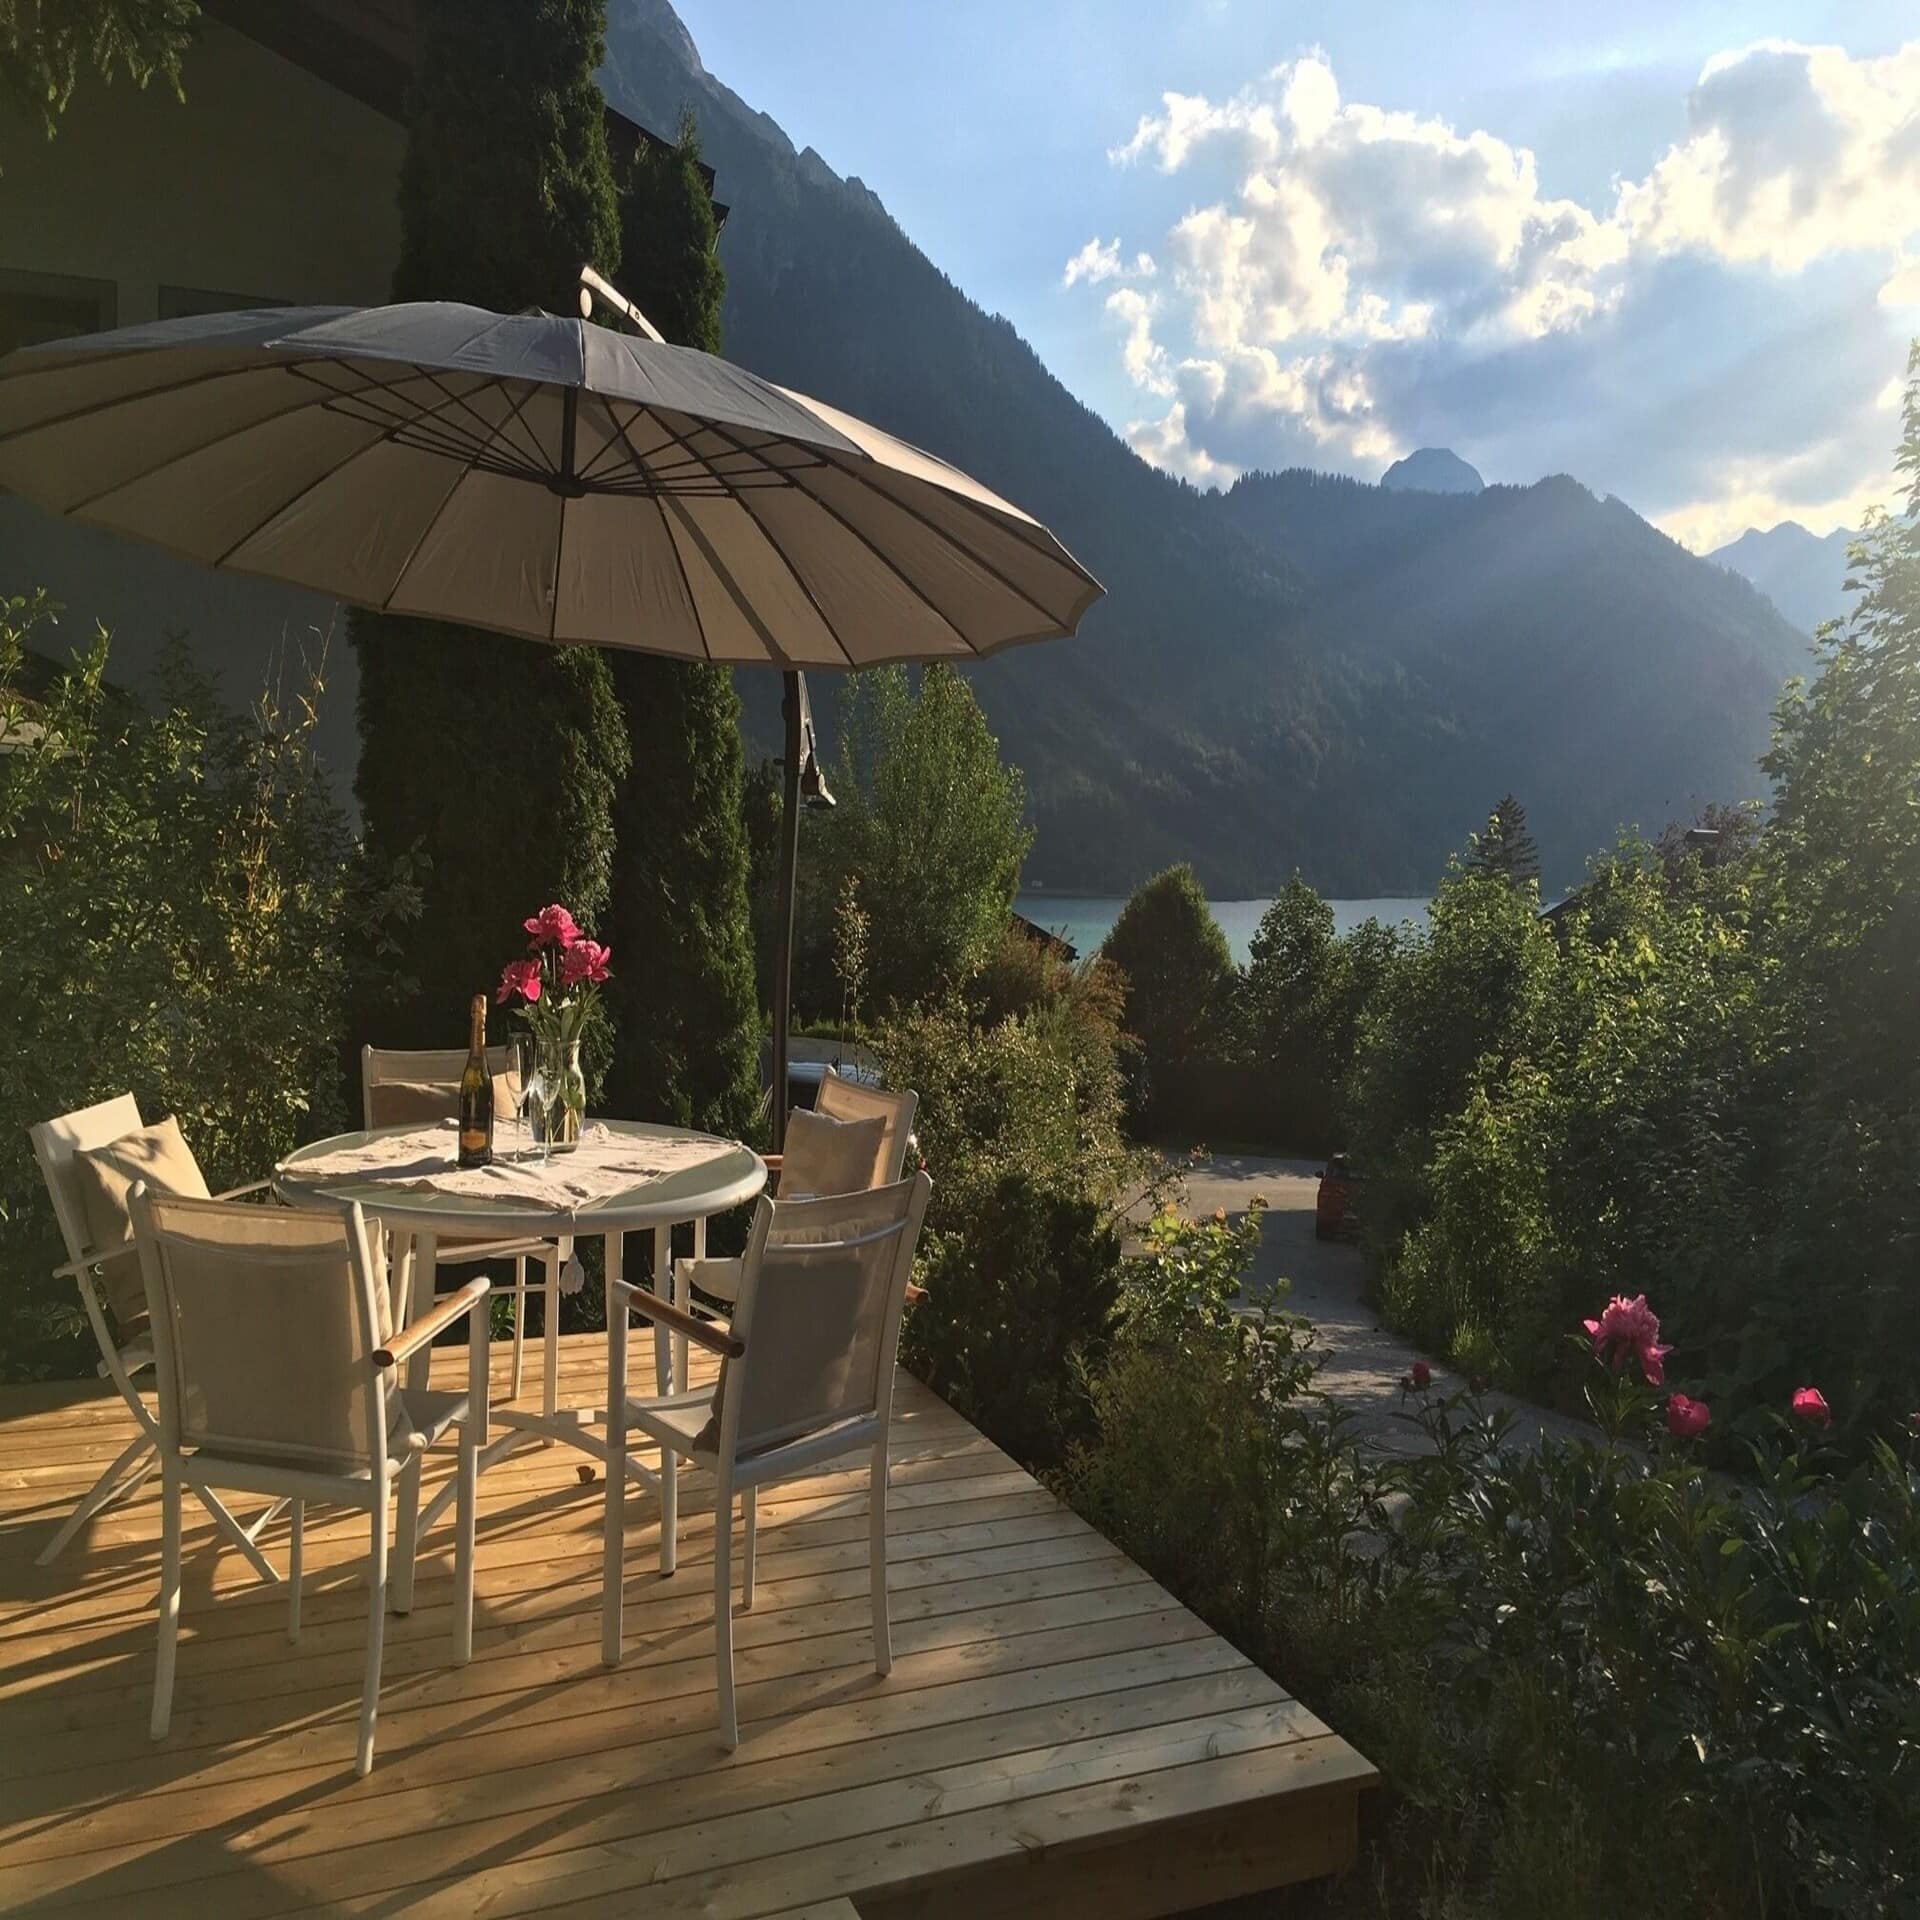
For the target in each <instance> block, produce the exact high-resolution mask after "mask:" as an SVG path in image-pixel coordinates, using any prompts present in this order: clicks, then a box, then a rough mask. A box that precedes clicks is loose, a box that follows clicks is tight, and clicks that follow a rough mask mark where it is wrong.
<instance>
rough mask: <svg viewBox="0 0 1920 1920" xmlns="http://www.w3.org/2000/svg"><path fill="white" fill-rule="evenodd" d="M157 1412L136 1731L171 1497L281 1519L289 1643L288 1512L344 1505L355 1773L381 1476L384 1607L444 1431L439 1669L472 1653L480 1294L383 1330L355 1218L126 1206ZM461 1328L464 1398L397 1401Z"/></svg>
mask: <svg viewBox="0 0 1920 1920" xmlns="http://www.w3.org/2000/svg"><path fill="white" fill-rule="evenodd" d="M132 1208H133V1220H134V1233H135V1238H136V1241H137V1244H138V1246H139V1250H140V1265H141V1272H142V1277H143V1278H144V1280H145V1283H146V1290H147V1302H148V1309H149V1314H150V1318H151V1322H152V1328H153V1344H154V1381H155V1385H156V1387H157V1388H158V1392H159V1400H160V1475H161V1480H160V1486H161V1524H162V1547H161V1573H160V1651H159V1660H158V1664H157V1666H156V1668H155V1672H154V1684H153V1720H152V1726H151V1731H152V1734H153V1737H154V1738H155V1739H156V1740H158V1739H161V1738H163V1737H164V1735H165V1734H166V1731H167V1726H168V1722H169V1719H170V1717H171V1714H172V1709H173V1676H174V1662H175V1654H176V1651H177V1648H178V1643H179V1635H180V1494H181V1489H182V1488H184V1487H191V1488H193V1489H194V1490H195V1491H196V1492H198V1493H202V1494H205V1493H207V1492H210V1491H211V1490H212V1489H214V1488H216V1487H219V1488H241V1489H245V1490H248V1491H250V1492H255V1493H267V1494H276V1495H281V1496H284V1497H285V1498H286V1499H288V1500H289V1501H290V1502H291V1505H292V1509H293V1532H292V1563H291V1567H290V1571H289V1574H288V1579H287V1587H288V1600H287V1635H288V1638H289V1639H295V1640H297V1639H298V1638H299V1635H300V1577H301V1554H302V1536H303V1529H304V1523H305V1518H306V1503H307V1502H308V1501H310V1500H314V1501H325V1502H327V1503H329V1504H333V1505H339V1506H348V1507H357V1508H359V1509H360V1510H361V1511H363V1512H365V1513H366V1515H367V1516H368V1520H369V1523H370V1526H369V1548H370V1557H369V1561H368V1571H367V1586H368V1595H369V1598H368V1614H367V1664H366V1678H365V1680H364V1682H363V1683H362V1686H361V1694H360V1738H359V1746H358V1749H357V1752H356V1756H355V1762H354V1764H355V1768H356V1770H357V1771H358V1772H360V1773H362V1774H364V1773H365V1772H366V1771H367V1770H368V1768H369V1767H371V1766H372V1764H373V1730H374V1719H375V1715H376V1713H377V1711H378V1708H379V1701H380V1657H381V1651H382V1646H383V1643H384V1640H385V1637H386V1614H387V1601H388V1573H387V1524H388V1519H389V1514H390V1509H391V1505H392V1500H393V1492H394V1482H395V1481H396V1480H397V1481H398V1482H399V1525H398V1535H399V1538H398V1540H397V1542H396V1548H395V1550H396V1552H397V1554H398V1557H399V1566H398V1569H397V1571H396V1573H395V1575H394V1577H393V1583H392V1584H393V1586H394V1587H395V1588H397V1589H398V1601H399V1610H400V1611H401V1612H405V1611H407V1610H408V1608H409V1607H410V1606H411V1605H412V1597H413V1596H412V1589H413V1563H414V1547H415V1533H416V1521H417V1518H418V1515H419V1511H420V1465H421V1459H422V1456H423V1455H424V1453H425V1452H426V1449H427V1448H428V1446H430V1445H431V1444H432V1443H433V1442H434V1441H435V1440H437V1439H438V1438H439V1437H440V1435H441V1434H443V1433H444V1432H445V1431H446V1430H447V1428H448V1427H449V1426H452V1425H454V1424H456V1423H457V1424H458V1425H459V1428H460V1457H459V1465H458V1468H457V1479H458V1484H459V1521H458V1529H457V1533H456V1537H455V1543H454V1604H453V1632H454V1658H455V1660H456V1661H461V1662H464V1661H465V1660H467V1659H468V1658H469V1657H470V1655H471V1653H472V1650H473V1531H474V1505H475V1498H476V1494H475V1483H476V1466H475V1459H476V1455H477V1453H478V1450H479V1448H480V1446H481V1445H482V1444H483V1443H484V1441H485V1439H486V1421H487V1312H486V1300H487V1291H488V1286H487V1282H486V1281H485V1280H484V1279H481V1280H470V1281H468V1282H467V1284H466V1285H465V1286H464V1287H462V1288H461V1289H460V1290H459V1291H458V1292H457V1293H453V1294H450V1295H448V1297H447V1298H446V1299H445V1300H444V1301H441V1302H440V1303H439V1304H438V1305H436V1306H435V1307H434V1309H433V1311H432V1312H431V1313H427V1314H423V1315H422V1316H421V1317H420V1318H419V1319H418V1320H416V1321H415V1322H414V1323H413V1324H412V1325H411V1326H410V1327H408V1328H407V1330H406V1331H405V1332H404V1333H401V1334H397V1335H396V1334H394V1333H393V1332H392V1331H391V1328H390V1326H389V1322H388V1317H387V1307H386V1280H385V1275H384V1273H383V1272H382V1271H381V1264H380V1257H379V1254H378V1252H377V1248H376V1243H375V1242H374V1241H372V1240H370V1239H369V1237H368V1233H367V1223H366V1217H365V1215H364V1214H362V1212H361V1211H360V1209H359V1207H357V1206H353V1207H349V1208H348V1209H346V1210H345V1211H344V1212H342V1213H332V1212H327V1213H309V1212H294V1211H292V1210H290V1209H288V1210H282V1209H271V1210H269V1209H266V1208H261V1207H236V1206H229V1205H226V1204H224V1203H222V1202H220V1201H218V1200H181V1199H172V1198H168V1197H166V1196H164V1195H161V1194H155V1193H150V1192H148V1190H147V1189H146V1187H145V1186H144V1184H143V1185H141V1186H138V1187H136V1188H135V1189H134V1191H133V1196H132ZM462 1315H465V1316H466V1317H467V1321H468V1326H469V1336H468V1343H467V1391H466V1392H465V1393H463V1394H452V1393H432V1392H412V1393H403V1392H402V1391H401V1389H400V1388H399V1386H398V1385H397V1384H396V1382H397V1380H398V1377H399V1376H398V1373H397V1369H398V1367H399V1365H400V1363H401V1362H402V1361H404V1360H405V1359H406V1358H407V1357H408V1355H409V1354H411V1353H413V1352H415V1351H416V1350H417V1349H419V1348H421V1347H424V1346H425V1345H426V1344H427V1343H428V1342H429V1341H431V1340H432V1339H433V1338H434V1336H435V1335H436V1334H438V1333H439V1332H440V1331H441V1330H442V1329H443V1328H445V1327H448V1326H451V1325H452V1324H453V1323H454V1322H455V1321H456V1320H458V1319H460V1318H461V1316H462Z"/></svg>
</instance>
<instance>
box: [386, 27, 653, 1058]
mask: <svg viewBox="0 0 1920 1920" xmlns="http://www.w3.org/2000/svg"><path fill="white" fill-rule="evenodd" d="M604 28H605V12H604V7H603V5H602V4H600V0H533V4H525V3H524V0H483V4H480V5H478V6H475V5H471V4H467V3H466V0H431V3H430V4H428V5H426V6H424V7H423V8H422V9H421V58H420V66H419V73H418V79H417V83H416V88H415V95H414V99H413V103H412V125H411V129H410V132H409V136H408V141H407V152H406V159H405V162H404V164H403V167H402V171H401V182H400V208H401V226H402V249H401V258H400V264H399V267H398V269H397V270H396V272H395V275H394V294H395V297H396V298H398V299H402V300H428V299H431V300H464V301H468V302H471V303H472V304H474V305H477V306H482V307H488V308H491V309H493V310H495V311H498V312H505V313H513V312H517V311H519V310H520V309H521V308H523V307H528V306H539V307H545V308H547V309H548V310H550V311H563V312H564V311H568V310H570V309H571V308H572V306H573V303H574V298H575V292H576V288H577V282H578V277H579V269H580V266H581V263H582V262H584V261H592V262H595V263H597V264H599V265H600V266H602V267H603V268H604V269H605V270H607V271H609V272H611V271H614V270H616V269H617V267H618V251H617V250H618V244H619V227H618V219H617V210H616V206H615V200H614V191H613V176H612V170H611V165H610V163H609V160H608V157H607V145H606V131H605V125H604V118H603V108H602V102H601V99H600V93H599V89H598V87H597V86H596V84H595V82H594V77H593V75H594V69H595V67H596V66H597V65H598V63H599V61H600V58H601V55H602V51H603V48H602V36H603V33H604ZM351 633H352V639H353V646H354V652H355V655H356V658H357V661H358V665H359V670H360V691H359V717H360V739H361V754H360V771H359V777H358V780H357V783H356V788H355V790H356V792H357V794H358V796H359V799H360V810H361V816H362V820H363V822H364V825H365V832H366V839H367V844H368V846H369V847H370V848H372V849H373V850H374V851H375V852H376V853H377V854H378V855H380V856H381V857H383V858H386V859H389V860H391V859H395V858H399V857H403V856H406V855H408V854H410V853H417V855H418V856H419V857H420V858H422V859H423V860H424V862H425V877H424V881H423V895H424V903H423V904H424V911H423V912H422V915H421V917H420V919H419V920H418V922H416V923H415V924H414V925H413V926H412V927H411V928H409V929H408V930H407V933H406V936H405V939H404V942H403V945H404V952H403V959H404V963H405V971H406V972H407V973H408V974H409V975H410V976H411V977H412V979H413V980H414V981H415V982H416V983H417V984H416V988H415V990H414V991H413V992H412V993H410V994H408V995H405V996H403V997H401V998H400V999H398V1000H392V1001H390V1000H387V999H385V998H382V997H376V996H373V995H371V994H369V995H364V996H362V997H361V999H360V1003H359V1004H358V1005H357V1007H356V1020H357V1025H358V1037H359V1038H362V1039H367V1040H373V1041H376V1042H380V1043H383V1044H386V1045H395V1046H427V1045H435V1044H438V1045H446V1044H448V1042H449V1040H450V1038H451V1037H452V1036H454V1035H457V1033H458V1032H459V1031H460V1028H461V1022H462V1019H463V1015H462V1009H463V1008H464V1007H465V1005H466V1003H467V1001H468V999H469V997H470V996H471V995H472V994H474V993H475V992H477V991H479V990H480V989H481V988H483V987H488V986H490V985H491V984H492V982H493V981H494V979H495V978H496V977H497V976H498V973H499V970H500V968H501V966H502V965H503V964H504V963H505V962H506V961H507V960H508V959H510V958H512V957H513V955H514V954H515V953H516V952H517V951H518V950H519V948H520V946H521V945H522V944H523V941H522V936H521V935H520V931H519V925H520V921H521V920H522V919H523V918H525V916H526V915H527V914H528V913H531V912H534V911H535V910H537V909H538V908H539V907H541V906H543V905H545V904H546V903H547V902H548V901H551V900H560V901H563V902H564V903H565V904H566V905H567V906H569V907H571V908H572V909H573V911H574V913H575V914H576V915H577V916H578V917H579V919H580V921H581V924H582V925H583V926H587V927H596V928H598V927H605V926H606V924H607V922H606V915H607V911H608V908H609V905H610V903H611V901H612V899H613V890H612V878H613V854H614V827H613V803H614V797H615V794H616V791H617V790H618V787H619V783H620V782H621V780H622V779H623V778H624V776H625V774H626V771H627V768H628V764H629V757H630V756H629V749H628V743H627V737H626V727H625V722H624V716H623V714H622V712H621V708H620V704H619V702H618V700H617V699H616V697H615V694H614V690H613V683H612V680H611V677H610V675H609V672H608V668H607V665H606V662H605V660H604V659H603V658H602V657H601V655H600V654H599V653H597V652H595V651H593V650H592V649H588V648H570V649H565V650H561V651H554V650H551V649H548V648H545V647H540V646H537V645H533V644H530V643H529V642H527V641H524V640H517V639H512V638H508V637H505V636H502V635H498V634H488V633H481V632H477V631H473V630H469V629H466V628H460V627H449V626H444V625H439V624H436V623H433V622H430V621H422V620H404V619H399V618H395V617H392V616H387V615H380V614H372V613H365V612H356V613H355V614H354V615H353V617H352V621H351ZM623 944H624V943H623ZM639 958H640V956H639V955H637V954H636V955H634V956H633V959H634V960H638V959H639ZM602 1049H603V1052H602V1057H601V1058H600V1059H599V1060H598V1061H597V1062H595V1065H596V1066H597V1067H599V1068H604V1066H605V1058H604V1041H603V1042H602Z"/></svg>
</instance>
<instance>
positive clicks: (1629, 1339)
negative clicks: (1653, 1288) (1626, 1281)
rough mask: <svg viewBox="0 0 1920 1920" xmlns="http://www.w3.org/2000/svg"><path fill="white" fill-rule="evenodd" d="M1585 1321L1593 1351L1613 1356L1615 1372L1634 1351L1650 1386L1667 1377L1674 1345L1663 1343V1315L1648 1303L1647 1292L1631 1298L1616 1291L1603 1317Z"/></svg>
mask: <svg viewBox="0 0 1920 1920" xmlns="http://www.w3.org/2000/svg"><path fill="white" fill-rule="evenodd" d="M1584 1325H1585V1326H1586V1329H1587V1331H1588V1333H1590V1334H1591V1335H1592V1336H1593V1350H1594V1352H1595V1353H1597V1354H1599V1355H1600V1356H1601V1357H1602V1358H1605V1359H1609V1360H1611V1362H1612V1364H1613V1370H1614V1372H1616V1373H1618V1372H1619V1371H1620V1369H1621V1368H1622V1367H1623V1366H1625V1365H1626V1363H1627V1355H1628V1354H1630V1353H1631V1354H1633V1355H1635V1356H1636V1357H1637V1358H1638V1360H1639V1362H1640V1371H1641V1372H1642V1373H1643V1374H1644V1375H1645V1376H1646V1381H1647V1385H1648V1386H1650V1387H1657V1386H1659V1385H1660V1384H1661V1382H1662V1381H1664V1380H1665V1379H1666V1377H1667V1364H1666V1363H1667V1355H1668V1354H1670V1353H1671V1352H1672V1351H1673V1349H1672V1348H1671V1347H1663V1346H1662V1345H1661V1344H1660V1316H1659V1315H1658V1314H1657V1313H1655V1312H1654V1310H1653V1309H1652V1308H1651V1307H1650V1306H1648V1305H1647V1296H1646V1295H1645V1294H1644V1293H1639V1294H1635V1295H1634V1297H1633V1298H1632V1299H1631V1300H1629V1299H1628V1298H1627V1297H1626V1295H1625V1294H1623V1293H1616V1294H1615V1295H1614V1296H1613V1298H1612V1299H1611V1300H1609V1301H1608V1302H1607V1304H1606V1309H1605V1311H1604V1312H1603V1313H1602V1314H1601V1315H1600V1318H1599V1319H1598V1320H1588V1321H1586V1322H1585V1323H1584Z"/></svg>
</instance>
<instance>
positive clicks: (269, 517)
mask: <svg viewBox="0 0 1920 1920" xmlns="http://www.w3.org/2000/svg"><path fill="white" fill-rule="evenodd" d="M289 371H290V372H293V373H296V374H298V373H299V372H300V368H299V367H298V366H294V367H291V368H290V369H289ZM313 384H314V385H315V386H324V385H325V384H326V383H325V382H324V381H319V380H316V381H315V382H314V383H313ZM336 397H338V396H337V394H336ZM318 404H319V405H320V406H321V407H322V408H324V407H325V406H326V404H327V403H326V402H325V401H324V400H322V401H320V402H318ZM393 436H394V430H393V429H392V428H389V429H388V430H387V431H385V432H384V433H379V434H378V435H377V437H376V438H374V439H372V440H369V441H368V442H367V444H366V445H365V446H364V447H356V448H355V449H354V450H353V452H351V453H350V454H348V455H347V457H346V458H345V459H344V460H342V461H340V462H339V463H338V464H337V465H335V466H331V467H329V468H328V469H327V470H326V472H325V473H320V474H316V475H315V476H314V477H313V478H312V479H311V480H309V481H308V482H307V484H306V485H305V486H304V487H301V488H299V489H297V490H296V491H295V492H293V493H290V494H289V495H288V496H287V497H286V499H284V500H282V501H280V502H279V504H278V505H276V506H275V507H274V508H273V510H272V511H271V512H270V513H268V514H266V515H264V516H263V517H262V518H261V519H259V520H257V521H255V523H254V524H253V526H252V527H250V528H249V529H248V530H247V531H246V532H245V533H243V534H242V535H241V536H240V538H239V539H238V540H236V541H234V542H233V544H232V545H231V546H229V547H228V548H226V550H225V551H224V552H222V553H221V555H220V556H219V558H218V559H216V560H213V561H210V562H209V563H208V564H209V565H211V566H213V567H216V568H218V567H224V566H225V565H226V564H227V562H228V561H229V560H231V559H232V558H233V556H234V555H235V554H236V553H238V552H239V551H240V549H241V548H242V547H244V546H245V545H246V544H247V543H248V542H249V541H250V540H256V539H258V538H259V536H260V535H261V534H263V533H264V532H265V531H266V530H267V528H269V527H270V526H272V525H273V523H274V522H275V521H276V520H277V519H279V518H280V516H281V515H282V514H283V513H285V512H286V511H287V510H288V509H289V508H291V507H297V506H298V505H299V504H300V502H301V501H302V500H304V499H305V498H306V497H307V495H308V494H310V493H312V492H314V491H315V490H316V489H318V488H320V487H323V486H325V485H326V483H327V482H328V481H329V480H331V479H333V478H334V477H335V476H336V475H337V474H342V473H345V472H346V470H347V469H348V468H349V467H350V466H352V465H353V463H354V462H355V461H356V460H359V459H361V458H362V457H363V456H365V455H367V454H369V453H371V452H373V450H374V449H375V448H376V447H384V446H389V445H391V444H392V441H393ZM479 457H480V456H479V454H478V453H475V454H474V455H473V458H472V459H470V460H468V461H467V462H466V464H465V465H464V466H463V467H462V468H461V470H460V474H459V478H458V479H456V480H455V481H454V483H453V485H452V486H451V487H449V488H448V489H447V499H451V498H452V497H453V495H454V493H455V492H456V491H457V490H458V488H459V486H460V482H461V481H462V480H464V479H465V478H466V477H467V475H468V474H469V473H470V472H471V471H472V470H473V464H474V461H475V460H478V459H479ZM446 504H447V501H446V500H442V501H441V502H440V505H439V506H438V507H436V508H435V509H434V514H433V519H432V520H431V521H429V522H428V526H429V528H431V527H432V526H433V525H435V524H436V523H437V522H438V520H439V518H440V515H441V513H442V512H444V511H445V508H446ZM425 537H426V536H425V535H424V534H423V535H422V536H421V538H422V539H424V538H425ZM419 551H420V543H419V541H415V542H414V544H413V548H412V550H411V551H410V552H409V553H408V555H407V558H406V563H405V565H403V566H402V567H401V569H400V575H399V577H398V578H396V579H395V581H394V583H393V586H392V587H390V588H389V589H388V591H387V599H389V600H391V599H392V598H393V595H394V592H395V591H396V590H397V589H398V587H399V585H400V580H401V579H404V578H405V577H406V571H407V567H410V566H411V565H412V564H413V556H414V554H416V553H418V552H419Z"/></svg>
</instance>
